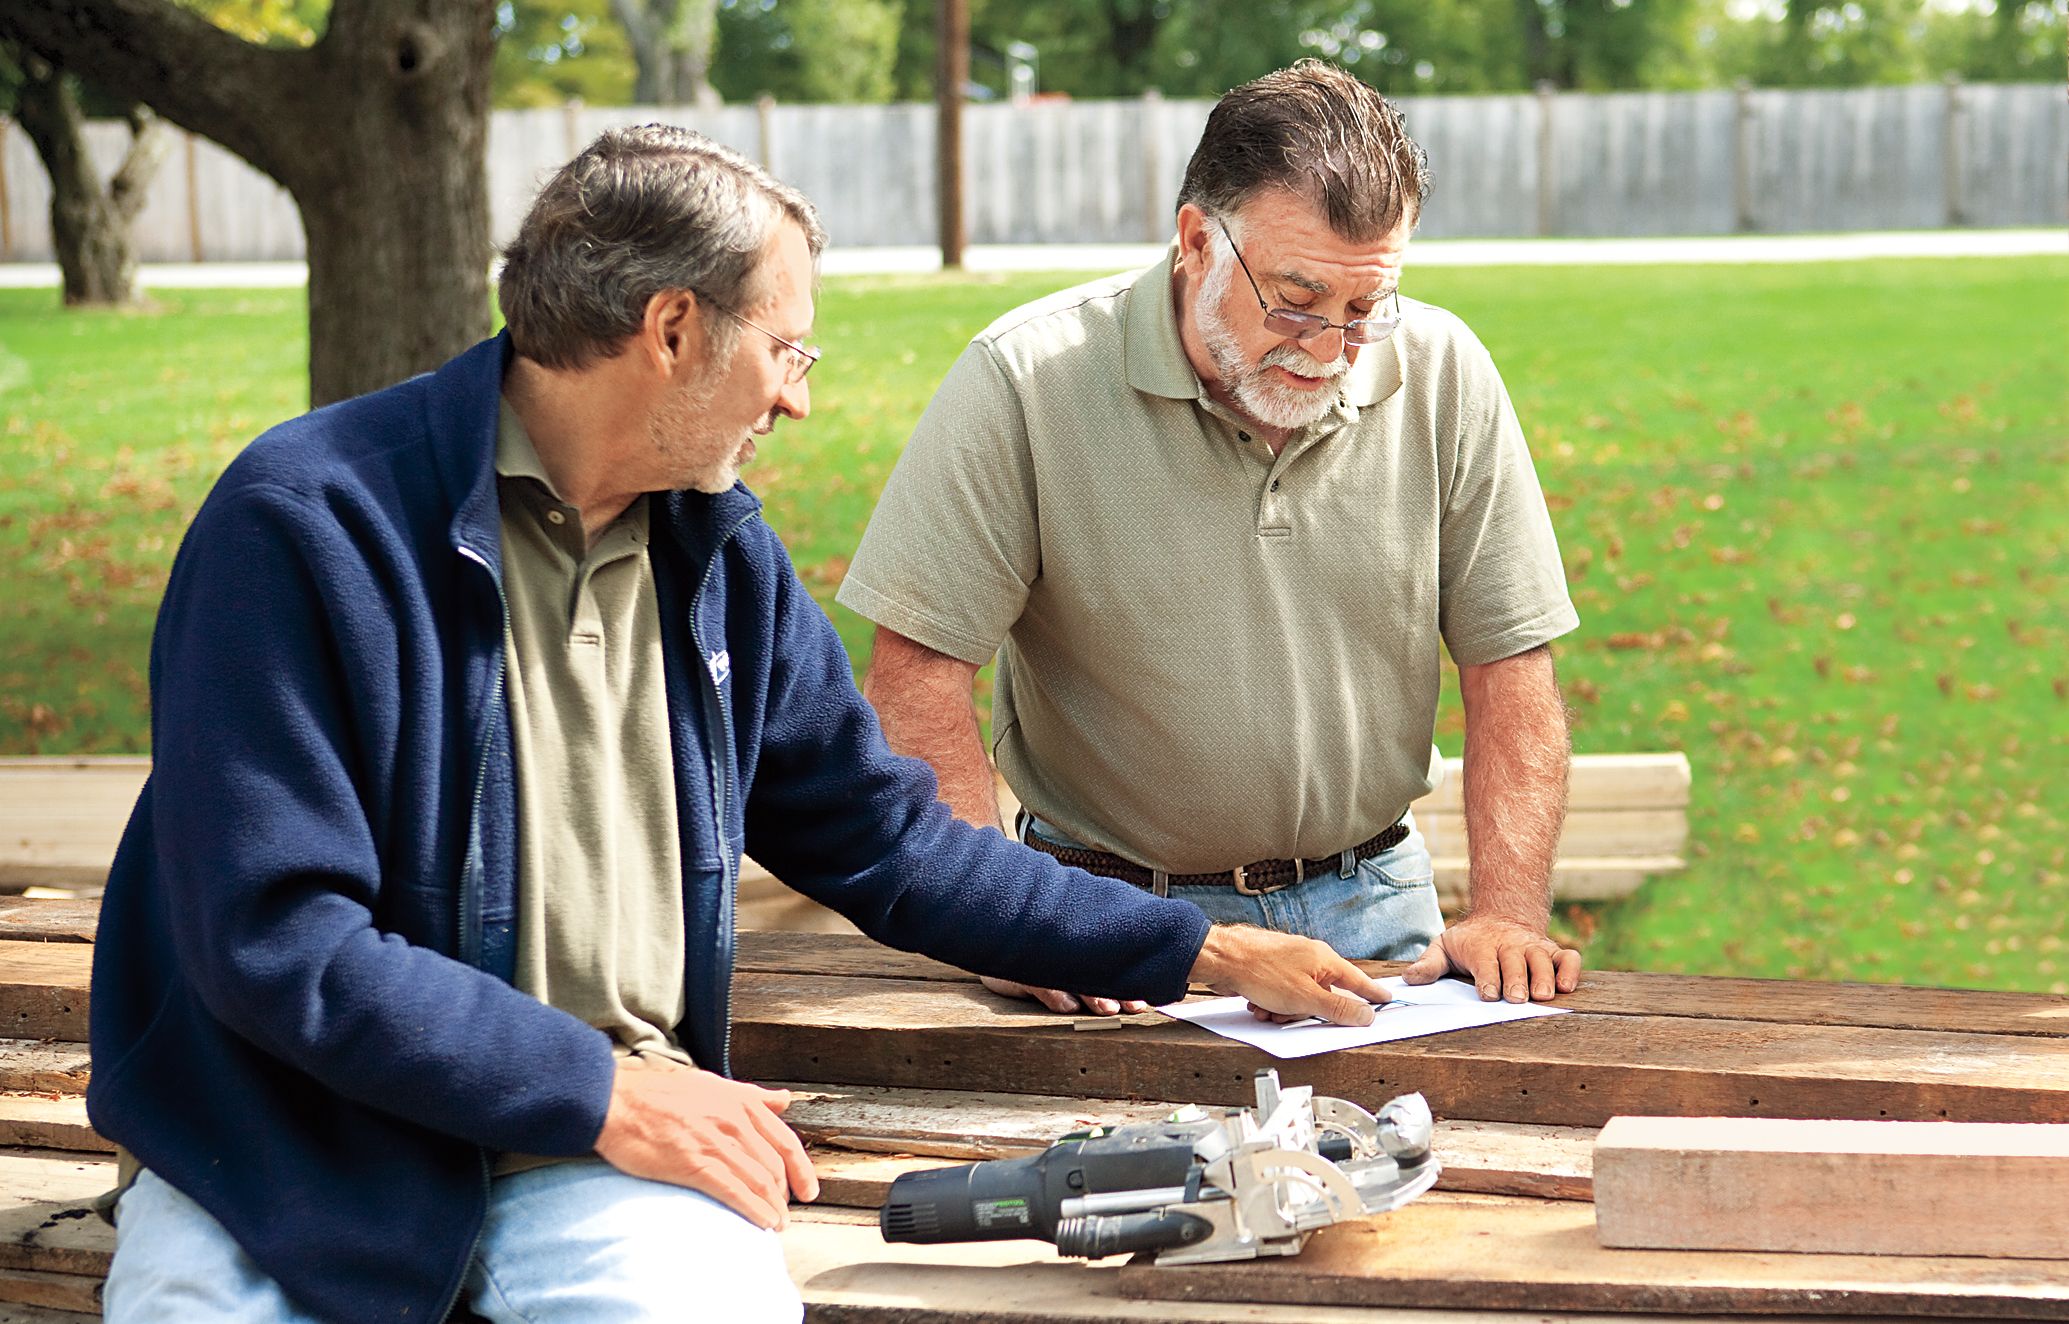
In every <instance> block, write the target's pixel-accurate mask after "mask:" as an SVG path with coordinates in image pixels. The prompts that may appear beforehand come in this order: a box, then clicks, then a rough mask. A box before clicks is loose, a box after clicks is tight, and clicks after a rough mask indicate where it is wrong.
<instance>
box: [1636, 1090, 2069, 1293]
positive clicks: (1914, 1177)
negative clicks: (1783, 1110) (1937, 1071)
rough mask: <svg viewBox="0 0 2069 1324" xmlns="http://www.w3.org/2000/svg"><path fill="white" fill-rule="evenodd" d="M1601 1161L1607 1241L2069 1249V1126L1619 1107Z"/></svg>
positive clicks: (1790, 1247) (2033, 1251)
mask: <svg viewBox="0 0 2069 1324" xmlns="http://www.w3.org/2000/svg"><path fill="white" fill-rule="evenodd" d="M1595 1162H1596V1167H1597V1169H1598V1171H1599V1172H1600V1173H1601V1182H1600V1186H1599V1194H1598V1197H1597V1198H1598V1205H1597V1208H1596V1211H1595V1213H1596V1223H1597V1231H1598V1233H1599V1235H1600V1238H1601V1241H1602V1244H1603V1245H1605V1246H1617V1247H1626V1248H1632V1249H1645V1248H1652V1249H1668V1250H1765V1251H1808V1252H1817V1253H1822V1254H1857V1255H1981V1256H1991V1257H2012V1258H2024V1259H2039V1260H2055V1259H2061V1258H2062V1257H2063V1256H2065V1255H2069V1126H2036V1125H2014V1124H1999V1125H1990V1124H1983V1123H1974V1122H1838V1121H1791V1120H1784V1119H1781V1118H1768V1117H1693V1118H1691V1117H1618V1118H1615V1119H1613V1120H1611V1122H1610V1123H1609V1125H1608V1126H1607V1127H1605V1128H1604V1129H1603V1131H1602V1137H1601V1141H1600V1143H1599V1144H1598V1145H1597V1147H1596V1151H1595Z"/></svg>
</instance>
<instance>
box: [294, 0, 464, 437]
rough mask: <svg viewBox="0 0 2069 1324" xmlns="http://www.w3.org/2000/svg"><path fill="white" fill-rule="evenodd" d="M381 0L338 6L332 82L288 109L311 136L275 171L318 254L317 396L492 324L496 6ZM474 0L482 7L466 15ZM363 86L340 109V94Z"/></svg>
mask: <svg viewBox="0 0 2069 1324" xmlns="http://www.w3.org/2000/svg"><path fill="white" fill-rule="evenodd" d="M415 7H416V6H412V5H406V4H402V3H395V2H394V0H384V2H383V3H378V4H363V5H359V6H356V7H350V8H348V6H347V5H345V4H343V3H340V4H338V5H337V6H336V8H335V9H334V10H333V11H332V18H331V28H330V31H329V32H328V33H327V34H326V35H325V37H324V39H323V41H322V42H321V43H319V45H318V46H317V48H316V50H317V53H318V54H319V56H320V57H321V59H322V61H323V63H324V64H325V65H326V66H327V67H326V69H325V81H326V82H327V83H328V84H329V86H330V87H331V88H332V93H331V95H328V96H323V97H314V98H310V99H308V100H305V101H303V102H302V103H301V104H300V105H298V106H297V107H296V108H295V111H296V113H295V120H294V123H293V124H292V125H290V126H288V127H287V129H286V132H288V133H289V134H290V135H291V136H293V137H295V138H297V139H298V140H299V141H301V142H304V143H307V144H310V146H311V150H308V151H306V152H304V153H303V154H302V159H301V160H299V161H297V162H296V163H295V164H294V165H293V166H292V167H291V168H290V169H289V170H288V171H286V172H285V178H283V179H282V180H281V182H282V183H283V184H285V185H286V186H287V189H288V191H289V192H290V193H292V194H293V195H294V199H295V203H296V205H297V206H299V207H300V208H301V213H302V232H303V234H304V235H305V236H307V239H308V245H307V248H308V254H309V398H310V401H311V403H313V404H322V403H326V402H328V401H332V400H341V399H344V398H346V397H348V396H353V395H358V394H361V393H363V392H366V391H371V390H376V389H378V388H380V387H383V386H387V385H390V384H392V383H394V382H398V381H401V380H402V379H403V378H405V377H409V376H412V375H414V374H416V373H419V372H423V371H425V370H426V369H429V368H433V367H436V366H437V365H439V364H440V363H443V362H444V361H445V360H446V359H448V358H451V357H452V356H453V355H454V354H457V353H458V352H460V351H461V350H462V349H465V348H466V347H467V346H469V345H471V344H473V343H474V342H475V341H477V340H479V339H481V338H482V337H483V336H485V335H487V334H488V329H489V284H488V268H489V261H490V259H491V257H492V256H493V253H492V251H491V247H490V241H489V205H488V171H487V166H486V155H487V146H488V108H489V77H490V68H491V61H492V59H493V55H494V36H493V29H492V28H491V26H490V21H489V20H490V11H489V6H488V5H486V4H482V5H479V6H475V5H461V4H444V3H440V4H427V5H425V6H423V11H422V12H424V13H426V14H428V15H432V16H433V17H431V18H429V19H424V20H418V19H412V18H409V17H407V16H406V15H405V14H404V13H402V12H401V11H404V10H406V9H409V8H415ZM467 11H473V12H471V13H469V12H467ZM347 88H357V89H359V91H360V96H359V97H358V98H357V100H358V104H357V105H356V106H354V107H353V109H352V111H351V112H350V113H347V114H340V113H338V111H337V109H336V107H337V106H338V104H340V103H341V102H343V101H345V100H347V99H348V97H347V95H346V94H345V93H344V89H347Z"/></svg>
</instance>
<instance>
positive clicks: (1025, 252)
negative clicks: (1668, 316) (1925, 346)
mask: <svg viewBox="0 0 2069 1324" xmlns="http://www.w3.org/2000/svg"><path fill="white" fill-rule="evenodd" d="M1162 254H1163V248H1162V246H1160V245H1157V244H999V245H979V246H976V247H973V248H971V249H970V250H969V254H968V261H967V262H966V263H965V265H966V267H967V268H968V269H969V270H971V271H1125V270H1127V269H1129V268H1131V267H1141V266H1147V265H1149V264H1150V263H1151V262H1154V261H1156V260H1157V258H1158V257H1160V256H1162ZM2033 254H2053V255H2060V256H2069V227H2064V228H2062V229H2056V230H1908V231H1892V232H1887V233H1875V234H1821V235H1730V236H1720V237H1714V238H1697V239H1424V240H1420V241H1418V242H1417V243H1416V244H1415V246H1414V248H1413V249H1412V250H1411V252H1410V258H1409V263H1410V265H1411V266H1421V267H1483V266H1593V265H1606V266H1629V265H1633V264H1637V263H1676V262H1705V263H1711V262H1835V261H1847V260H1851V259H1858V258H1887V257H1908V258H1947V257H2024V256H2030V255H2033ZM823 265H824V267H825V270H826V274H827V275H830V276H859V275H897V274H913V273H924V272H930V271H938V270H940V268H941V254H940V252H939V250H937V249H933V248H833V249H829V250H828V251H827V254H826V260H825V262H824V264H823ZM141 279H142V281H143V283H144V285H145V286H146V287H147V288H152V289H167V290H169V289H198V288H214V287H222V288H238V289H265V288H286V287H292V286H297V285H301V284H302V283H303V282H304V281H306V280H307V279H308V275H307V272H306V270H305V269H304V268H303V266H302V264H301V263H299V262H201V263H165V264H153V263H147V264H145V265H144V267H143V268H142V271H141ZM56 284H57V267H56V266H55V265H54V264H52V263H48V262H14V263H0V288H15V289H35V288H47V287H50V286H55V285H56Z"/></svg>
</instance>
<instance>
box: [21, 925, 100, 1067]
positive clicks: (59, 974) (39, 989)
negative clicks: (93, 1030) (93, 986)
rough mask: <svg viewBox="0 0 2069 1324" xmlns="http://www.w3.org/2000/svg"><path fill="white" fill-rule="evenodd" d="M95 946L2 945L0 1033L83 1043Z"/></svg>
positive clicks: (38, 943) (22, 943) (28, 943)
mask: <svg viewBox="0 0 2069 1324" xmlns="http://www.w3.org/2000/svg"><path fill="white" fill-rule="evenodd" d="M92 976H93V947H92V945H91V944H88V943H75V942H0V1034H7V1035H11V1036H13V1037H15V1038H18V1039H64V1040H70V1041H72V1042H74V1043H84V1042H86V1029H87V1009H86V1008H87V986H88V983H89V982H90V981H91V979H92Z"/></svg>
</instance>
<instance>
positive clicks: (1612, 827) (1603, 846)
mask: <svg viewBox="0 0 2069 1324" xmlns="http://www.w3.org/2000/svg"><path fill="white" fill-rule="evenodd" d="M1415 822H1416V826H1417V827H1418V828H1420V829H1421V830H1422V834H1423V839H1424V841H1425V842H1427V843H1428V845H1429V848H1430V854H1431V855H1433V856H1435V857H1436V858H1438V859H1447V858H1465V857H1467V856H1469V854H1470V849H1469V843H1470V842H1471V840H1472V834H1471V833H1469V832H1468V831H1466V822H1465V818H1464V816H1463V815H1460V814H1431V815H1429V816H1428V817H1425V816H1424V815H1423V814H1421V813H1420V812H1418V813H1417V814H1416V816H1415ZM1687 841H1688V811H1687V810H1685V809H1583V810H1578V811H1575V812H1572V813H1569V814H1567V816H1566V821H1565V822H1564V823H1563V824H1562V825H1561V826H1560V829H1559V858H1561V859H1570V860H1626V859H1653V858H1656V857H1660V856H1675V855H1679V854H1681V849H1682V847H1683V846H1684V845H1685V844H1686V843H1687Z"/></svg>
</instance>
